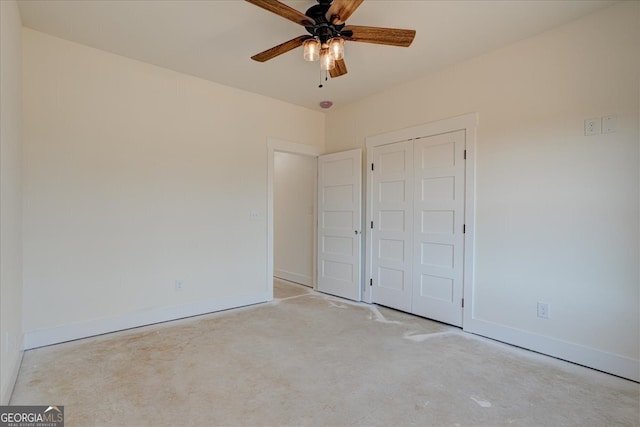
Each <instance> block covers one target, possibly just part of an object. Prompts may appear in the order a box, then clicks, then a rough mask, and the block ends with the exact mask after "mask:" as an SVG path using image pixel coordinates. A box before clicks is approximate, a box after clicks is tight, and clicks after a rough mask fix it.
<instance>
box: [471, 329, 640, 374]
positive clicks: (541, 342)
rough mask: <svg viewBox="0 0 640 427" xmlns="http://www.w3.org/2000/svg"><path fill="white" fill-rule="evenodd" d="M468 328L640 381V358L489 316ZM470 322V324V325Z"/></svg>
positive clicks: (496, 338) (493, 337)
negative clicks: (561, 338)
mask: <svg viewBox="0 0 640 427" xmlns="http://www.w3.org/2000/svg"><path fill="white" fill-rule="evenodd" d="M469 323H471V325H466V324H465V329H464V330H465V331H466V332H471V333H473V334H476V335H482V336H484V337H487V338H491V339H494V340H498V341H502V342H504V343H507V344H512V345H515V346H518V347H522V348H526V349H529V350H533V351H536V352H538V353H543V354H546V355H549V356H552V357H557V358H558V359H562V360H566V361H569V362H573V363H577V364H578V365H583V366H587V367H589V368H593V369H597V370H599V371H603V372H607V373H609V374H613V375H617V376H619V377H623V378H627V379H630V380H632V381H637V382H638V381H640V360H637V359H631V358H629V357H625V356H620V355H617V354H613V353H607V352H605V351H602V350H598V349H595V348H591V347H586V346H583V345H580V344H576V343H572V342H568V341H563V340H559V339H556V338H551V337H546V336H543V335H538V334H534V333H532V332H527V331H523V330H520V329H515V328H511V327H508V326H504V325H500V324H498V323H493V322H489V321H486V320H479V319H472V320H471V322H469ZM467 326H468V327H467Z"/></svg>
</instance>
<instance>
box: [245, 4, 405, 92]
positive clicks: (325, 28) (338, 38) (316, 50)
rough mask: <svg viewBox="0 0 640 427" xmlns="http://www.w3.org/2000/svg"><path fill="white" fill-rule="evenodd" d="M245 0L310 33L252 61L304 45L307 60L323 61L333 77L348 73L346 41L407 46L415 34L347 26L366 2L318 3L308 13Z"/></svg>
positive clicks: (265, 52)
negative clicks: (353, 14)
mask: <svg viewBox="0 0 640 427" xmlns="http://www.w3.org/2000/svg"><path fill="white" fill-rule="evenodd" d="M246 1H247V2H249V3H251V4H254V5H256V6H258V7H261V8H263V9H265V10H268V11H269V12H272V13H275V14H276V15H279V16H281V17H283V18H285V19H288V20H290V21H293V22H295V23H296V24H298V25H302V26H303V27H305V29H306V30H307V32H308V33H309V34H310V35H308V36H306V35H305V36H298V37H296V38H294V39H292V40H289V41H286V42H284V43H282V44H279V45H278V46H274V47H272V48H271V49H267V50H265V51H264V52H261V53H258V54H257V55H254V56H252V57H251V59H253V60H255V61H259V62H265V61H268V60H270V59H273V58H275V57H276V56H279V55H282V54H283V53H286V52H289V51H290V50H293V49H295V48H297V47H300V46H302V47H303V57H304V59H305V60H306V61H317V60H320V69H321V70H323V71H328V72H329V75H330V76H331V77H332V78H335V77H340V76H343V75H345V74H347V66H346V64H345V61H344V44H345V41H354V42H363V43H373V44H382V45H389V46H402V47H408V46H409V45H411V43H412V42H413V39H414V37H415V35H416V32H415V30H403V29H398V28H381V27H366V26H359V25H358V26H355V25H350V26H347V25H346V24H345V22H346V20H347V19H348V18H349V17H350V16H351V14H352V13H353V12H355V10H356V9H357V8H358V6H360V5H361V4H362V2H363V1H364V0H317V2H318V4H316V5H313V6H311V7H310V8H309V9H308V10H307V11H306V13H305V14H302V13H301V12H299V11H297V10H296V9H293V8H292V7H290V6H287V5H286V4H284V3H282V2H280V1H278V0H246ZM320 87H322V85H321V86H320Z"/></svg>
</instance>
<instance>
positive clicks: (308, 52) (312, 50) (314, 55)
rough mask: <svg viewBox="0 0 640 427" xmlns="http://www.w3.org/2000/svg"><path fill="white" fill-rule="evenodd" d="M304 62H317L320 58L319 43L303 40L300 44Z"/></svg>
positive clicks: (312, 40) (314, 40)
mask: <svg viewBox="0 0 640 427" xmlns="http://www.w3.org/2000/svg"><path fill="white" fill-rule="evenodd" d="M302 47H303V49H304V59H305V61H310V62H312V61H317V60H318V59H319V58H320V42H319V41H318V40H317V39H309V40H305V41H304V43H302Z"/></svg>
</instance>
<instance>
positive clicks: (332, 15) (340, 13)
mask: <svg viewBox="0 0 640 427" xmlns="http://www.w3.org/2000/svg"><path fill="white" fill-rule="evenodd" d="M363 1H364V0H333V3H331V7H329V10H328V11H327V14H326V17H327V21H329V22H331V23H332V24H336V25H340V24H344V23H345V21H346V20H347V19H349V17H350V16H351V14H352V13H353V12H355V10H356V9H357V8H358V6H360V5H361V4H362V2H363Z"/></svg>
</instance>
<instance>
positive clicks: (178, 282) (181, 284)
mask: <svg viewBox="0 0 640 427" xmlns="http://www.w3.org/2000/svg"><path fill="white" fill-rule="evenodd" d="M183 288H184V282H183V281H182V280H176V291H181V290H182V289H183Z"/></svg>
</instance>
